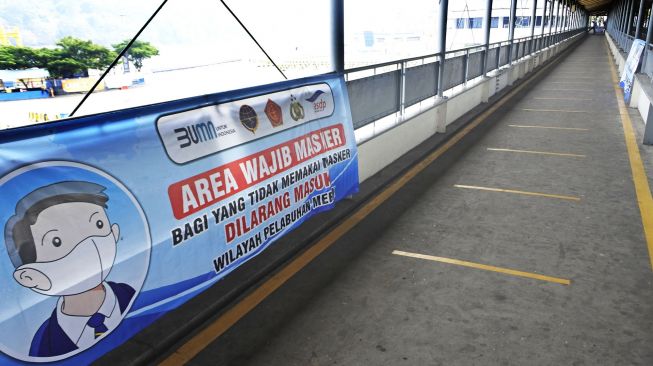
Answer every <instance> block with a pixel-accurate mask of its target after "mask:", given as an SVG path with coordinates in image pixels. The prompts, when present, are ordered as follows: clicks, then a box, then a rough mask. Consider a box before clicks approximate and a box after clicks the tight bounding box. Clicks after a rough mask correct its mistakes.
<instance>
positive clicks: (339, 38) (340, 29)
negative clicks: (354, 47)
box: [331, 0, 345, 74]
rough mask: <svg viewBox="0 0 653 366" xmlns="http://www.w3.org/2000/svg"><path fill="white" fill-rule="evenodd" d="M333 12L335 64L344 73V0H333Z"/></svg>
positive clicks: (337, 69)
mask: <svg viewBox="0 0 653 366" xmlns="http://www.w3.org/2000/svg"><path fill="white" fill-rule="evenodd" d="M331 6H332V9H331V11H332V12H333V14H332V15H333V16H332V19H333V20H332V21H333V32H332V36H333V38H332V40H331V42H332V47H333V50H332V51H333V52H332V57H333V65H334V66H335V70H336V72H337V73H339V74H342V73H344V71H345V6H344V0H333V2H332V3H331Z"/></svg>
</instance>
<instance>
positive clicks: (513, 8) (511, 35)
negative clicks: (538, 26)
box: [508, 0, 517, 65]
mask: <svg viewBox="0 0 653 366" xmlns="http://www.w3.org/2000/svg"><path fill="white" fill-rule="evenodd" d="M516 17H517V0H511V1H510V18H509V20H510V25H509V26H508V27H509V28H508V41H510V45H509V46H508V65H512V49H513V47H514V44H513V42H514V40H515V18H516Z"/></svg>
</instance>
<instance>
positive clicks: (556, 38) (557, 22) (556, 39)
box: [554, 0, 562, 43]
mask: <svg viewBox="0 0 653 366" xmlns="http://www.w3.org/2000/svg"><path fill="white" fill-rule="evenodd" d="M561 2H562V0H558V6H556V29H555V32H554V33H555V42H554V43H557V42H558V27H559V26H560V5H561V4H560V3H561Z"/></svg>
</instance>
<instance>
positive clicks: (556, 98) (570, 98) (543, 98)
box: [533, 97, 592, 100]
mask: <svg viewBox="0 0 653 366" xmlns="http://www.w3.org/2000/svg"><path fill="white" fill-rule="evenodd" d="M533 99H537V100H592V99H591V98H574V97H567V98H565V97H549V98H546V97H535V98H533Z"/></svg>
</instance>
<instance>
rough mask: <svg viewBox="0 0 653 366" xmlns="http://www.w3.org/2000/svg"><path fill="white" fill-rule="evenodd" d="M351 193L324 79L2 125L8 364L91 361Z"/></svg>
mask: <svg viewBox="0 0 653 366" xmlns="http://www.w3.org/2000/svg"><path fill="white" fill-rule="evenodd" d="M357 190H358V162H357V150H356V143H355V138H354V132H353V128H352V122H351V112H350V110H349V105H348V98H347V94H346V87H345V83H344V80H343V79H342V77H338V76H325V77H314V78H307V79H302V80H298V81H292V82H284V83H279V84H274V85H268V86H263V87H257V88H251V89H245V90H240V91H235V92H229V93H221V94H215V95H210V96H202V97H195V98H189V99H185V100H180V101H173V102H168V103H163V104H158V105H153V106H146V107H141V108H134V109H129V110H123V111H117V112H111V113H104V114H100V115H94V116H88V117H83V118H78V119H74V120H68V121H59V122H55V123H48V124H44V125H37V126H31V127H25V128H20V129H14V130H7V131H2V132H0V197H1V199H0V226H1V227H2V228H3V234H2V235H1V236H0V240H2V242H3V243H4V245H2V246H0V283H1V284H2V285H1V286H0V296H1V297H2V303H1V305H0V328H1V329H2V332H0V351H1V352H2V354H0V364H3V365H4V364H27V363H39V362H55V363H57V364H69V365H79V364H87V363H90V362H92V361H93V360H95V359H97V358H98V357H100V356H101V355H103V354H105V353H106V352H108V351H110V350H112V349H114V348H115V347H117V346H119V345H120V344H122V343H123V342H125V341H126V340H128V339H129V338H130V337H132V336H133V335H134V334H136V333H137V332H139V331H140V330H142V329H143V328H144V327H146V326H148V325H149V324H151V323H152V322H153V321H154V320H156V319H157V318H159V317H160V316H162V315H163V314H165V313H166V312H168V311H170V310H172V309H174V308H177V307H178V306H180V305H181V304H183V303H184V302H185V301H187V300H188V299H190V298H192V297H193V296H195V295H197V294H198V293H200V292H201V291H203V290H205V289H206V288H207V287H209V286H211V285H213V284H214V283H216V282H217V281H218V280H220V279H221V278H223V277H225V276H226V275H228V274H229V273H230V272H232V271H233V270H234V269H235V268H237V267H238V266H239V265H240V264H242V263H244V262H246V261H247V260H249V259H251V258H253V257H254V256H256V255H257V254H258V253H260V252H261V251H263V250H265V248H267V247H268V246H269V245H273V243H274V242H275V241H276V240H277V239H279V238H280V237H282V236H283V235H284V234H285V233H287V232H289V231H290V230H292V229H293V228H295V227H297V226H298V225H300V224H301V223H302V222H303V221H305V220H306V219H308V218H309V217H311V216H312V215H314V214H316V213H319V212H321V211H325V210H328V209H330V208H332V207H334V205H335V204H336V202H337V201H339V200H341V199H342V198H344V197H347V196H349V195H352V194H354V193H356V192H357Z"/></svg>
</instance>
